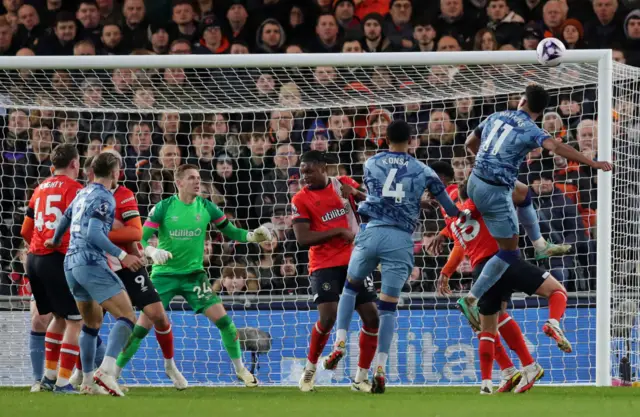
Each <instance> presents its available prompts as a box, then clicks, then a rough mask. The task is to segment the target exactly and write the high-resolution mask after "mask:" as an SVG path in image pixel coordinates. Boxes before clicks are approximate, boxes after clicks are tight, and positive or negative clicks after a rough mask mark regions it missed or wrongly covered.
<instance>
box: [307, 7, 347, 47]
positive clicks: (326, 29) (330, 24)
mask: <svg viewBox="0 0 640 417" xmlns="http://www.w3.org/2000/svg"><path fill="white" fill-rule="evenodd" d="M307 50H308V51H309V52H316V53H321V52H340V43H339V42H338V23H337V22H336V18H335V16H334V15H333V14H331V13H323V14H321V15H320V16H318V20H317V22H316V37H315V39H313V40H312V41H311V42H310V43H309V45H308V46H307Z"/></svg>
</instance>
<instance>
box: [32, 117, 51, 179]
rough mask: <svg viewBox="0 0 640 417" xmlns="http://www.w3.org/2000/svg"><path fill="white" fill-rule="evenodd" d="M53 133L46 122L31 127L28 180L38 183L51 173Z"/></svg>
mask: <svg viewBox="0 0 640 417" xmlns="http://www.w3.org/2000/svg"><path fill="white" fill-rule="evenodd" d="M52 148H53V135H52V134H51V128H50V127H49V126H47V125H45V124H35V125H32V126H31V128H30V133H29V152H28V153H27V164H28V165H27V182H28V183H30V184H37V183H39V182H40V181H42V180H43V179H45V178H47V177H49V176H50V175H51V160H50V157H51V149H52Z"/></svg>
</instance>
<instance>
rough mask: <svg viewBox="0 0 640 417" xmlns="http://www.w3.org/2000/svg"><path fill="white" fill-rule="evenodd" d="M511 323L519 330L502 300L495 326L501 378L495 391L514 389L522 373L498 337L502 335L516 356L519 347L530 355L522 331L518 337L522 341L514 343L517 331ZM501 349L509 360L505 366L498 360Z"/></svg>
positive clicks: (519, 354) (518, 352)
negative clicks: (496, 328)
mask: <svg viewBox="0 0 640 417" xmlns="http://www.w3.org/2000/svg"><path fill="white" fill-rule="evenodd" d="M513 325H515V327H516V328H517V330H518V332H519V330H520V327H519V326H518V325H517V323H516V322H515V321H514V320H513V319H512V318H511V317H510V316H509V314H508V313H507V303H506V301H503V302H502V306H501V310H500V313H499V315H498V326H497V327H498V336H497V337H496V361H497V362H498V364H499V365H500V373H501V375H502V376H501V378H500V383H499V384H498V389H497V390H496V392H500V393H504V392H511V391H513V390H514V389H515V387H516V386H518V384H519V383H520V380H521V379H522V374H521V373H520V371H519V370H518V368H516V367H515V366H514V365H513V362H511V358H509V356H508V354H507V353H506V351H504V346H502V343H500V337H502V338H503V339H504V341H505V342H506V343H507V345H508V346H509V347H510V348H511V349H512V350H513V351H514V352H516V354H518V357H520V356H521V354H522V353H521V352H520V348H524V349H526V351H527V354H528V355H529V357H530V356H531V354H530V353H529V350H528V348H527V345H526V344H525V343H524V338H523V337H522V333H521V332H520V339H522V341H521V342H522V343H521V344H518V343H514V340H513V339H514V338H515V337H517V332H516V331H515V329H513ZM518 342H520V340H518ZM501 350H503V351H504V355H505V356H506V357H507V359H508V360H509V362H511V363H510V364H508V365H509V366H507V364H505V366H503V365H502V364H500V362H501V360H500V354H501ZM520 360H521V361H522V359H520ZM531 362H533V358H531ZM527 363H529V362H527Z"/></svg>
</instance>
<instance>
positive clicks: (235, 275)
mask: <svg viewBox="0 0 640 417" xmlns="http://www.w3.org/2000/svg"><path fill="white" fill-rule="evenodd" d="M221 275H222V276H221V278H220V279H219V280H217V281H215V282H214V283H213V291H216V292H217V293H218V294H220V295H238V294H245V293H256V292H258V291H259V290H260V285H259V281H258V280H256V279H255V278H254V279H249V277H248V275H247V268H246V266H245V265H242V264H235V265H234V266H225V267H223V268H222V273H221Z"/></svg>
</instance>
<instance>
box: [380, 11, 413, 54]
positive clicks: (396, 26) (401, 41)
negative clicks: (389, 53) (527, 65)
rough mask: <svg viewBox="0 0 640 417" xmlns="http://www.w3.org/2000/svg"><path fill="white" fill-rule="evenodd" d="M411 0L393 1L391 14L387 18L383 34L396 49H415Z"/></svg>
mask: <svg viewBox="0 0 640 417" xmlns="http://www.w3.org/2000/svg"><path fill="white" fill-rule="evenodd" d="M412 15H413V5H412V3H411V0H391V1H390V2H389V14H388V15H387V16H386V18H385V22H384V27H383V33H384V36H385V38H387V39H389V41H390V42H391V45H393V47H394V48H396V49H404V50H411V49H413V46H414V45H413V26H412V25H411V18H412Z"/></svg>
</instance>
